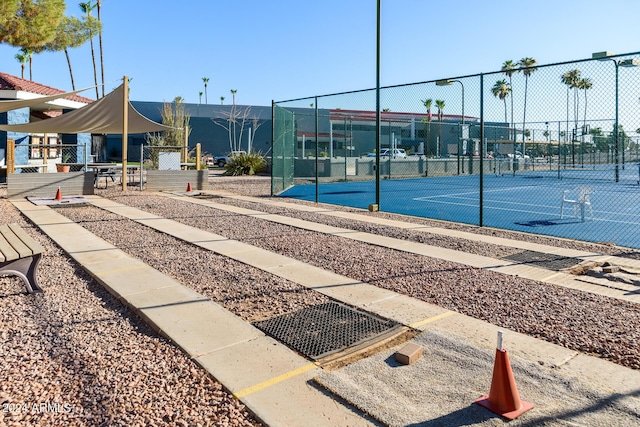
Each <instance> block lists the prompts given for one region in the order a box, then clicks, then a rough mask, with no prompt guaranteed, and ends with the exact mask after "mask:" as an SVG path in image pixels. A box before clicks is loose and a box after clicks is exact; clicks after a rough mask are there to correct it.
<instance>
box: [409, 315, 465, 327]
mask: <svg viewBox="0 0 640 427" xmlns="http://www.w3.org/2000/svg"><path fill="white" fill-rule="evenodd" d="M452 314H456V312H455V311H446V312H444V313H442V314H438V315H437V316H433V317H430V318H428V319H424V320H421V321H419V322H416V323H414V324H413V325H409V326H410V327H412V328H414V329H416V328H419V327H420V326H423V325H426V324H427V323H432V322H435V321H438V320H440V319H444V318H445V317H449V316H451V315H452Z"/></svg>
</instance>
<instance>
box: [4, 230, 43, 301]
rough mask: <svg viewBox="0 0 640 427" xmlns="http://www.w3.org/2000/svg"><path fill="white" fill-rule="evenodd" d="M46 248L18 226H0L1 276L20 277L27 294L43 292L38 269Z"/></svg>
mask: <svg viewBox="0 0 640 427" xmlns="http://www.w3.org/2000/svg"><path fill="white" fill-rule="evenodd" d="M43 252H44V248H43V247H42V246H40V244H39V243H38V242H36V241H35V240H33V239H32V238H31V237H30V236H29V235H28V234H27V233H26V232H25V231H24V230H23V229H22V228H20V226H19V225H18V224H8V225H0V276H6V275H14V276H18V277H19V278H20V279H22V281H23V282H24V284H25V286H26V287H27V292H29V293H30V294H31V293H34V292H42V288H41V287H40V285H39V284H38V279H37V278H36V269H37V268H38V263H39V262H40V258H41V257H42V253H43Z"/></svg>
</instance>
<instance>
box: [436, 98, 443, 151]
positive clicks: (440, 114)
mask: <svg viewBox="0 0 640 427" xmlns="http://www.w3.org/2000/svg"><path fill="white" fill-rule="evenodd" d="M436 108H437V109H438V121H439V122H440V141H439V142H438V148H439V149H440V153H442V148H443V147H444V145H443V144H442V119H443V118H444V114H443V112H442V110H444V101H443V100H441V99H436Z"/></svg>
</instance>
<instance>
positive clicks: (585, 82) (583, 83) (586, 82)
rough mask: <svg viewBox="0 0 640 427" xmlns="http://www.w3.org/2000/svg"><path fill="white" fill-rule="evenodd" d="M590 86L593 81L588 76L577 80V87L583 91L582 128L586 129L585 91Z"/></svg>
mask: <svg viewBox="0 0 640 427" xmlns="http://www.w3.org/2000/svg"><path fill="white" fill-rule="evenodd" d="M592 87H593V81H592V80H591V79H590V78H589V77H585V78H582V79H580V80H579V81H578V89H582V90H583V91H584V118H583V128H584V129H586V127H587V91H588V90H589V89H591V88H592ZM583 131H584V130H583Z"/></svg>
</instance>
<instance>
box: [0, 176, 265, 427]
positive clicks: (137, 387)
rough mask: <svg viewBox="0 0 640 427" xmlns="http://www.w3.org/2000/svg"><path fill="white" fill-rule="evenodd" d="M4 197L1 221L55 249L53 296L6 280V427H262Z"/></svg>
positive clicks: (44, 279)
mask: <svg viewBox="0 0 640 427" xmlns="http://www.w3.org/2000/svg"><path fill="white" fill-rule="evenodd" d="M0 192H1V193H4V189H3V188H0ZM1 197H2V198H0V218H2V220H1V221H0V222H1V223H11V222H17V223H18V224H20V225H21V226H22V227H23V228H25V230H26V231H27V233H28V234H29V235H31V236H32V237H33V238H34V239H36V240H37V241H38V242H39V243H40V244H42V246H43V247H44V248H45V253H44V256H43V257H42V260H41V262H40V266H39V268H38V273H37V274H38V280H39V281H40V284H41V285H42V287H43V288H44V290H45V291H44V292H43V293H40V294H34V295H27V294H26V293H25V288H24V285H23V284H22V282H20V281H19V280H18V279H17V278H15V277H0V338H1V340H2V346H0V366H1V367H2V369H0V403H1V404H2V407H1V409H0V426H35V425H37V426H45V425H46V426H97V425H104V426H112V425H113V426H116V425H122V426H153V425H176V426H180V425H182V426H205V425H210V426H256V425H260V423H259V422H257V421H256V420H255V419H254V418H253V417H252V415H251V414H249V413H248V412H247V410H246V409H245V408H244V406H243V405H242V404H240V403H239V402H238V401H237V400H235V399H234V398H233V397H232V396H231V395H230V394H229V393H228V392H226V391H225V390H224V389H223V388H222V386H221V384H220V383H218V382H217V381H215V380H213V379H212V378H211V377H210V376H209V375H208V373H207V372H206V371H204V370H203V369H201V368H200V367H198V366H197V365H196V364H195V363H193V362H192V361H191V360H190V359H189V358H188V357H187V356H186V355H184V354H183V353H182V352H181V351H180V350H179V349H177V348H176V347H175V346H173V345H172V344H171V343H170V342H168V341H167V340H165V339H164V338H162V337H160V336H158V335H157V334H156V333H155V332H154V331H153V330H151V329H150V328H149V327H147V326H146V324H145V323H144V322H143V321H142V320H140V319H139V318H137V317H136V316H135V315H133V314H132V313H131V312H130V311H129V310H127V309H126V308H124V307H123V306H122V304H121V303H120V302H119V301H117V300H116V299H115V298H113V297H112V296H111V295H110V294H109V293H108V292H107V291H105V290H104V288H102V286H100V285H99V284H98V283H97V282H95V281H94V280H92V279H91V278H90V277H89V276H88V275H87V274H85V273H84V271H83V270H82V269H80V268H79V267H78V266H77V265H76V264H75V263H74V262H73V261H71V260H70V259H69V257H68V256H66V254H64V253H63V252H62V251H61V250H60V249H59V248H58V247H57V246H56V245H55V244H54V243H53V242H52V241H51V240H50V239H48V238H47V237H46V236H45V235H43V234H42V233H40V232H39V230H37V229H35V228H34V227H33V226H32V225H31V224H30V223H28V222H27V221H26V220H25V219H24V218H23V217H21V215H20V214H19V213H18V211H17V210H16V209H15V208H14V207H13V206H12V205H11V204H10V203H9V202H7V200H6V199H5V198H4V194H1Z"/></svg>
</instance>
